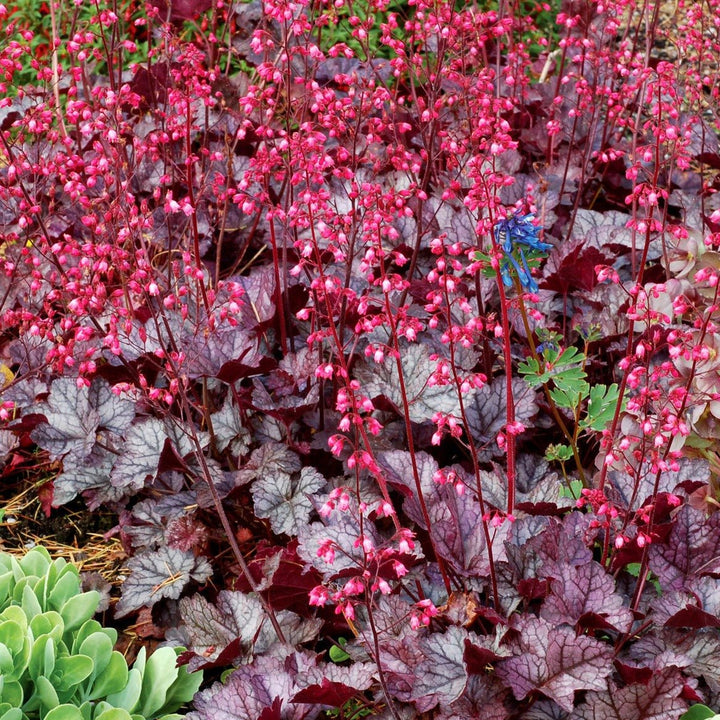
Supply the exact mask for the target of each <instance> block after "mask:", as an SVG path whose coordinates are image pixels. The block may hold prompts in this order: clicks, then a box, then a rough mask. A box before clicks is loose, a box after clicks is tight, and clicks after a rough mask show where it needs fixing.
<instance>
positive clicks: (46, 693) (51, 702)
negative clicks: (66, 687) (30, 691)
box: [35, 675, 67, 709]
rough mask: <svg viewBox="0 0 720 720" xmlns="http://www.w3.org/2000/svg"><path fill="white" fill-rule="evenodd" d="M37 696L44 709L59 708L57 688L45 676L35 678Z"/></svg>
mask: <svg viewBox="0 0 720 720" xmlns="http://www.w3.org/2000/svg"><path fill="white" fill-rule="evenodd" d="M35 695H36V696H37V697H38V698H39V700H40V702H41V703H42V705H43V707H46V708H48V709H50V708H54V707H57V706H58V705H59V704H60V700H59V698H58V694H57V690H55V686H54V685H53V684H52V682H50V680H48V679H47V678H46V677H45V676H44V675H41V676H40V677H37V678H35ZM66 699H67V698H66Z"/></svg>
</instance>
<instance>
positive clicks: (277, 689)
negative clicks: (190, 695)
mask: <svg viewBox="0 0 720 720" xmlns="http://www.w3.org/2000/svg"><path fill="white" fill-rule="evenodd" d="M286 666H287V663H283V662H281V661H280V660H278V659H277V658H274V657H271V656H269V655H259V656H257V657H256V658H255V659H254V660H253V662H252V663H250V664H249V665H241V666H240V667H239V668H238V669H237V670H235V671H234V672H233V673H232V675H230V677H229V678H228V679H227V680H226V681H225V683H219V682H218V683H215V684H214V685H213V686H212V687H210V688H208V689H207V690H203V691H201V692H199V693H198V694H197V695H195V698H194V700H193V704H194V705H195V711H194V712H191V713H189V714H188V715H187V716H186V717H187V718H188V720H259V718H260V717H261V716H262V717H268V718H269V717H272V718H280V720H312V718H316V717H318V715H319V714H320V712H321V706H319V705H310V704H300V703H297V704H293V703H292V702H291V700H292V698H293V696H294V695H295V693H296V692H297V691H298V690H299V688H298V686H297V685H296V683H295V679H294V677H293V675H292V674H291V672H289V671H288V670H287V669H286ZM271 710H274V711H275V712H274V713H273V714H269V713H270V711H271ZM263 713H265V714H263Z"/></svg>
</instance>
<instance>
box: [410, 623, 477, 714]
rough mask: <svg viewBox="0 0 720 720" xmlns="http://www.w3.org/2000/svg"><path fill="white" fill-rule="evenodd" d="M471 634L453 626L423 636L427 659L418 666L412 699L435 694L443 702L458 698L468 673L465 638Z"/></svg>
mask: <svg viewBox="0 0 720 720" xmlns="http://www.w3.org/2000/svg"><path fill="white" fill-rule="evenodd" d="M469 639H470V633H469V632H468V631H467V630H463V629H462V628H459V627H455V626H451V627H449V628H448V629H447V630H446V631H445V632H444V633H431V634H429V635H427V636H425V637H423V638H422V640H421V643H420V647H421V649H422V652H423V655H424V656H425V659H424V660H423V661H422V662H421V663H420V665H419V666H418V668H417V675H416V679H415V687H414V688H413V698H414V699H417V698H420V697H424V696H432V699H433V700H434V701H435V702H436V703H437V702H439V703H440V704H442V705H449V704H450V703H452V702H454V701H455V700H457V699H458V698H459V697H460V696H461V695H462V694H463V691H464V690H465V686H466V684H467V680H468V673H467V669H466V667H465V661H464V659H463V658H464V653H465V641H466V640H469Z"/></svg>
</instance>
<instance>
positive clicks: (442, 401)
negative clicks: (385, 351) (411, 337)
mask: <svg viewBox="0 0 720 720" xmlns="http://www.w3.org/2000/svg"><path fill="white" fill-rule="evenodd" d="M400 364H401V367H402V374H403V380H404V382H405V394H406V397H407V400H408V404H409V415H410V420H412V422H416V423H422V422H425V421H426V420H430V419H431V418H432V417H433V415H434V414H435V413H437V412H442V413H447V414H450V415H459V413H460V405H459V402H458V397H457V391H456V389H455V387H454V386H453V385H429V384H428V380H429V379H430V377H431V376H432V375H433V373H434V372H435V370H436V369H437V363H435V362H434V361H432V360H430V350H429V349H428V347H427V346H426V345H424V344H408V345H405V346H404V347H403V348H402V349H401V352H400ZM355 376H356V378H357V379H358V380H359V381H360V384H361V392H363V393H365V394H366V395H368V397H370V398H371V399H372V398H373V397H376V396H378V395H383V396H384V397H386V398H387V399H388V400H389V401H390V402H391V403H392V404H393V405H394V406H395V407H396V408H397V409H398V412H399V413H401V414H402V412H403V395H402V392H401V386H400V378H399V375H398V364H397V360H395V358H393V357H390V356H387V357H386V358H385V360H384V361H383V362H382V363H380V364H379V365H376V364H374V363H368V364H363V365H359V366H358V368H357V369H356V371H355Z"/></svg>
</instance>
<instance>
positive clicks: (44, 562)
mask: <svg viewBox="0 0 720 720" xmlns="http://www.w3.org/2000/svg"><path fill="white" fill-rule="evenodd" d="M19 563H20V567H21V568H22V570H23V572H24V573H25V575H34V576H35V577H43V576H44V575H45V574H46V573H47V570H48V568H49V567H50V565H51V564H52V558H51V557H50V553H49V552H48V551H47V550H46V549H45V548H44V547H42V546H40V545H38V546H37V547H34V548H33V549H32V550H30V551H29V552H27V553H25V555H23V557H22V558H20V561H19Z"/></svg>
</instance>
